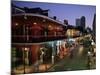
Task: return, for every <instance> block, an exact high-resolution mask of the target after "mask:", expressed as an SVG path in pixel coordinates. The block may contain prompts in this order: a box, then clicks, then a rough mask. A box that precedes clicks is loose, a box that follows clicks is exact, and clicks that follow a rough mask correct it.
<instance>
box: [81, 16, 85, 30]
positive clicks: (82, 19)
mask: <svg viewBox="0 0 100 75" xmlns="http://www.w3.org/2000/svg"><path fill="white" fill-rule="evenodd" d="M85 23H86V20H85V16H82V17H81V26H82V28H83V30H84V29H85Z"/></svg>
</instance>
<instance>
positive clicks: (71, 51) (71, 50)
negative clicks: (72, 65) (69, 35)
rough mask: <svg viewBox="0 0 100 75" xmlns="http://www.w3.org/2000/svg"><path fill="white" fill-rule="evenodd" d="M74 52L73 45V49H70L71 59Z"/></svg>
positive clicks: (72, 47)
mask: <svg viewBox="0 0 100 75" xmlns="http://www.w3.org/2000/svg"><path fill="white" fill-rule="evenodd" d="M73 51H74V46H73V45H71V48H70V58H71V59H72V58H73Z"/></svg>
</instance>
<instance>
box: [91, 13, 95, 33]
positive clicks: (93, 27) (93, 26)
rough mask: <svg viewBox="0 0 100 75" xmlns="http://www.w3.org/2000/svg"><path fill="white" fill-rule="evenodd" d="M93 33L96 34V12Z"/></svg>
mask: <svg viewBox="0 0 100 75" xmlns="http://www.w3.org/2000/svg"><path fill="white" fill-rule="evenodd" d="M92 29H93V34H94V35H95V34H96V14H94V19H93V24H92Z"/></svg>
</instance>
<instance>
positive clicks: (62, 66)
mask: <svg viewBox="0 0 100 75" xmlns="http://www.w3.org/2000/svg"><path fill="white" fill-rule="evenodd" d="M85 50H86V48H84V47H83V46H82V45H78V46H77V47H75V49H74V52H73V53H74V54H73V58H70V57H68V56H66V57H65V58H64V59H63V60H62V61H59V62H58V63H57V64H55V65H54V66H52V67H51V68H50V69H49V70H48V71H73V70H88V66H87V62H88V59H87V54H86V53H84V51H85ZM91 66H93V67H92V68H91V69H95V64H92V65H91Z"/></svg>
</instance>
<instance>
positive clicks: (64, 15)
mask: <svg viewBox="0 0 100 75" xmlns="http://www.w3.org/2000/svg"><path fill="white" fill-rule="evenodd" d="M13 4H14V5H16V6H19V7H29V8H35V7H40V8H42V9H44V10H46V9H50V11H49V16H51V17H53V16H57V19H58V20H60V21H62V22H63V20H64V19H67V20H68V23H69V24H71V25H75V21H76V18H80V17H81V16H85V17H86V27H87V26H89V27H91V28H92V23H93V17H94V14H95V13H96V6H91V5H75V4H55V3H43V2H42V3H41V2H25V1H13Z"/></svg>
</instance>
